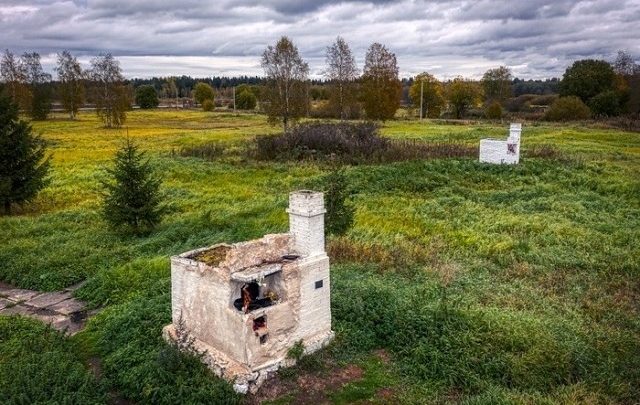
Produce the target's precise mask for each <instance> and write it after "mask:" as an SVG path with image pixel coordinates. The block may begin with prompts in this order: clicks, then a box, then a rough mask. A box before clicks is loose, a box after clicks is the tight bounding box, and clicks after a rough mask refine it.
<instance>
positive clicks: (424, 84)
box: [409, 72, 445, 118]
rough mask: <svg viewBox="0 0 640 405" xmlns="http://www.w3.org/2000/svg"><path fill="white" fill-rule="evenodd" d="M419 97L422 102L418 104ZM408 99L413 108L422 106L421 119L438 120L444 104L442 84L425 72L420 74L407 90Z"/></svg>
mask: <svg viewBox="0 0 640 405" xmlns="http://www.w3.org/2000/svg"><path fill="white" fill-rule="evenodd" d="M421 96H422V102H420V97H421ZM409 97H411V101H412V102H413V106H414V107H415V108H420V107H421V106H422V117H429V118H438V117H439V116H440V112H441V111H442V108H443V107H444V104H445V100H444V89H443V87H442V83H440V82H439V81H438V79H436V78H435V77H434V76H433V75H431V74H429V73H426V72H423V73H420V74H419V75H417V76H416V77H415V79H413V84H412V85H411V87H410V88H409Z"/></svg>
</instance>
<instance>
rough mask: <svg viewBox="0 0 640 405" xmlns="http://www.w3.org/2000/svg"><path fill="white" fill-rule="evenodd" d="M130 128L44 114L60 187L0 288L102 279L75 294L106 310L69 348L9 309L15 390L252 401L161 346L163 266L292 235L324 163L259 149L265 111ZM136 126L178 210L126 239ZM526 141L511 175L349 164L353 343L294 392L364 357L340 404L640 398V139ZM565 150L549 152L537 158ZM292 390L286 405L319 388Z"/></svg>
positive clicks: (335, 389)
mask: <svg viewBox="0 0 640 405" xmlns="http://www.w3.org/2000/svg"><path fill="white" fill-rule="evenodd" d="M127 126H128V129H121V130H105V129H102V128H101V127H100V124H99V123H98V121H97V120H96V119H95V118H94V117H93V116H92V115H81V116H80V119H79V120H78V121H74V122H72V121H66V120H51V121H47V122H38V123H34V127H35V128H36V129H37V130H38V131H40V132H42V134H43V136H44V138H45V139H47V140H48V141H49V143H50V150H51V152H52V153H53V173H52V178H51V180H52V181H51V184H50V186H49V187H48V188H47V189H46V190H45V191H44V192H42V193H41V194H40V196H39V197H38V199H37V200H36V201H35V202H34V203H33V204H30V205H28V206H25V207H24V208H23V209H22V210H18V215H16V216H13V217H10V218H7V217H2V218H0V227H1V229H2V232H0V263H1V264H0V280H1V281H4V282H7V283H12V284H15V285H17V286H20V287H24V288H33V289H42V290H56V289H59V288H62V287H65V286H68V285H72V284H74V283H77V282H79V281H81V280H84V279H88V280H89V282H88V283H87V284H86V285H85V286H84V287H83V288H82V289H81V290H79V291H78V292H77V295H78V296H79V297H80V298H82V299H84V300H87V301H89V302H90V303H91V304H92V305H94V306H96V307H98V306H100V307H104V309H103V310H102V312H101V313H100V314H99V315H97V316H96V317H95V318H92V320H91V321H90V323H89V327H88V329H87V330H86V331H84V332H82V333H80V334H79V335H76V336H75V337H73V338H71V339H65V338H62V337H60V336H59V335H58V334H57V333H56V332H53V331H51V330H49V329H47V328H45V327H44V326H42V325H40V324H38V323H37V322H35V321H31V320H25V319H19V318H0V403H3V404H5V403H9V404H11V403H32V402H37V401H43V402H46V401H47V400H48V401H50V402H55V403H83V404H84V403H92V402H94V403H104V402H105V401H108V400H113V399H128V400H132V401H135V402H142V403H168V404H173V403H242V402H243V401H253V400H255V398H249V399H243V398H240V397H238V396H236V395H235V394H233V392H232V390H231V389H230V386H229V385H228V384H226V383H224V382H222V381H220V380H218V379H216V378H215V377H212V376H211V375H210V374H209V373H208V372H207V371H206V369H205V368H204V367H203V366H201V365H200V364H199V362H198V361H197V360H196V359H193V358H189V357H185V356H182V355H179V354H178V353H176V352H175V351H174V350H173V349H172V348H171V347H168V346H166V345H165V344H164V343H163V341H162V339H161V336H160V330H161V328H162V327H163V326H164V325H165V324H167V323H169V320H170V298H169V289H170V279H169V261H168V257H169V256H170V255H172V254H176V253H180V252H183V251H186V250H189V249H193V248H196V247H200V246H205V245H210V244H214V243H217V242H222V241H229V242H235V241H241V240H246V239H251V238H255V237H259V236H261V235H263V234H265V233H273V232H283V231H286V230H287V225H288V224H287V217H286V213H285V212H284V208H285V207H286V205H287V197H288V193H289V191H291V190H293V189H296V188H301V187H309V188H320V187H322V179H323V176H324V175H325V174H326V173H327V171H328V170H329V167H328V166H327V165H324V164H318V163H313V162H268V161H260V162H258V161H255V160H252V159H251V158H248V157H247V155H246V154H245V153H243V150H244V148H246V147H247V145H248V143H249V142H250V141H251V139H252V138H253V137H254V136H255V135H258V134H267V133H274V132H277V130H278V129H277V128H276V129H274V128H272V127H269V126H268V125H267V124H266V120H265V119H264V117H262V116H258V115H239V116H234V115H231V114H221V113H203V112H176V111H154V112H142V111H136V112H132V113H130V114H129V120H128V123H127ZM127 133H128V135H129V136H130V137H131V138H132V139H133V140H134V141H136V142H137V143H138V144H139V145H140V146H141V147H142V149H145V150H147V151H148V152H149V156H150V158H151V161H152V163H153V165H154V166H155V167H156V168H157V169H158V170H159V171H160V172H161V173H162V174H163V177H164V190H165V193H166V198H167V201H168V202H169V203H170V214H169V215H168V217H167V218H166V219H165V220H164V222H163V223H162V224H161V225H160V226H159V228H158V229H157V230H156V231H155V232H154V233H152V234H151V235H149V236H146V237H134V236H123V235H119V234H116V233H114V232H113V231H111V230H109V229H108V228H107V226H106V224H105V223H104V222H103V221H102V220H101V218H100V215H99V201H100V188H99V179H100V178H101V176H103V171H104V168H105V167H106V166H107V165H109V162H110V159H111V157H112V156H113V153H114V151H115V149H116V148H117V147H118V146H119V145H120V144H121V143H122V139H123V137H124V136H126V135H127ZM382 133H383V134H384V135H386V136H389V137H392V138H397V139H417V140H423V141H430V142H447V141H456V142H461V143H465V144H475V145H477V143H478V141H479V139H480V138H483V137H486V136H494V137H506V135H507V124H506V123H505V124H503V125H499V124H468V125H456V124H452V123H439V122H431V121H429V122H425V123H419V122H415V121H393V122H389V123H387V124H385V125H384V127H383V128H382ZM210 142H219V143H220V146H222V147H221V148H218V147H216V148H215V151H214V152H212V153H211V156H209V158H207V159H201V158H198V157H185V156H183V155H184V153H181V151H183V150H185V148H187V149H188V148H191V147H197V146H199V145H202V144H205V143H210ZM522 143H523V150H524V158H523V159H522V162H521V165H519V166H517V167H497V166H487V165H482V164H479V163H478V162H476V159H474V158H455V159H454V158H447V159H431V160H422V161H405V162H396V163H390V164H384V165H357V166H348V167H347V168H346V175H347V177H348V179H349V182H350V184H351V187H352V191H353V198H352V203H353V204H355V205H356V207H357V210H356V220H355V226H354V228H353V229H352V230H351V231H349V233H348V234H347V235H346V236H344V237H340V238H333V239H330V240H329V247H330V255H331V256H332V258H333V264H332V273H331V276H332V286H331V288H332V309H333V317H334V329H335V330H336V332H337V339H336V341H335V344H333V345H332V346H331V347H330V348H328V349H327V350H325V351H323V352H322V353H320V354H318V355H314V356H311V357H310V358H307V359H305V360H304V361H303V362H302V364H301V365H300V366H298V367H296V368H295V369H294V370H287V371H285V372H283V373H282V375H281V376H280V378H281V380H282V383H283V384H286V383H287V381H296V380H295V379H296V378H297V376H299V375H301V374H305V375H314V376H317V377H319V378H325V377H326V378H327V379H330V377H331V375H332V373H336V372H337V371H336V370H341V369H343V368H344V367H346V366H355V367H358V368H359V369H360V370H362V373H361V375H359V376H358V378H355V379H353V380H352V381H347V382H345V383H344V384H342V383H341V384H336V385H334V386H329V387H327V388H326V393H325V395H326V398H324V399H326V400H329V401H333V402H335V403H350V402H357V401H370V402H372V403H468V404H495V403H574V404H578V403H622V404H631V403H636V402H637V401H638V398H640V134H637V133H629V132H622V131H617V130H603V129H597V128H590V127H586V126H582V125H580V126H577V125H576V126H570V125H564V126H552V125H537V124H531V125H527V124H525V125H524V130H523V138H522ZM549 144H550V145H553V146H554V148H555V149H554V151H553V154H549V156H547V155H546V154H544V153H532V151H533V149H534V148H539V147H540V146H541V145H549ZM209 150H213V149H209ZM187 154H189V153H187ZM551 155H552V156H551ZM532 156H538V157H532ZM380 352H382V353H384V356H383V357H384V359H385V363H384V364H383V365H380V362H379V356H378V355H376V354H375V353H380ZM89 364H93V367H89ZM292 386H293V387H294V388H292V389H291V390H290V391H289V392H288V393H287V394H284V395H282V396H281V397H280V398H275V399H274V403H281V404H282V403H290V402H296V401H300V398H301V395H302V397H303V398H304V396H303V395H304V392H301V391H303V390H302V389H301V388H300V389H296V388H295V384H293V385H292Z"/></svg>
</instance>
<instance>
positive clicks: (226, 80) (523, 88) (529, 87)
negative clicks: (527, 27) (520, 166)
mask: <svg viewBox="0 0 640 405" xmlns="http://www.w3.org/2000/svg"><path fill="white" fill-rule="evenodd" d="M170 80H173V81H174V82H175V84H176V87H177V88H178V91H179V93H180V96H181V97H189V96H190V94H191V91H192V90H193V88H194V87H195V86H196V83H207V84H208V85H210V86H211V87H213V88H214V89H218V90H219V89H225V88H229V87H237V86H240V85H241V84H248V85H250V86H260V85H263V84H264V83H265V80H266V79H265V78H264V77H260V76H237V77H236V76H233V77H227V76H212V77H191V76H184V75H183V76H174V77H152V78H149V79H140V78H134V79H130V80H128V82H129V83H130V84H131V85H132V86H133V87H134V88H136V87H139V86H142V85H151V86H153V87H154V88H155V89H156V90H157V91H158V92H162V89H163V86H166V84H167V83H168V82H169V81H170ZM413 81H414V78H413V77H411V78H403V79H402V84H403V87H404V88H407V89H408V88H409V87H411V85H412V84H413ZM310 82H311V85H312V86H325V85H329V81H327V80H324V79H313V80H311V81H310ZM559 86H560V79H559V78H556V77H554V78H551V79H544V80H540V79H538V80H533V79H520V78H517V77H516V78H514V79H513V80H512V81H511V93H512V94H513V96H514V97H517V96H520V95H523V94H538V95H544V94H557V93H558V91H559ZM405 94H407V97H408V92H406V93H405ZM314 98H322V97H314ZM407 100H408V98H407Z"/></svg>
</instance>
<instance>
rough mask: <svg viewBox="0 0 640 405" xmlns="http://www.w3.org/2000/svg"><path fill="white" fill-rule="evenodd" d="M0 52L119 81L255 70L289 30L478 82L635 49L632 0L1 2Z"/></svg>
mask: <svg viewBox="0 0 640 405" xmlns="http://www.w3.org/2000/svg"><path fill="white" fill-rule="evenodd" d="M0 35H1V36H0V47H1V48H9V49H11V50H13V51H14V52H15V53H22V52H23V51H26V50H30V51H37V52H40V54H41V55H42V56H43V62H44V63H43V64H44V65H45V68H46V69H47V70H49V71H51V68H52V66H53V64H54V63H55V53H56V52H59V51H61V50H64V49H69V50H70V51H72V53H74V54H76V55H78V56H79V57H80V60H81V61H82V62H83V63H87V64H88V61H89V60H90V58H91V56H92V55H95V54H97V53H99V52H111V53H113V54H114V55H115V56H116V57H117V58H118V59H119V60H120V62H121V66H122V68H123V71H124V73H125V75H126V76H127V77H150V76H167V75H181V74H187V75H192V76H199V77H201V76H215V75H227V76H232V75H241V74H247V75H261V74H262V69H261V68H260V55H261V54H262V52H263V51H264V48H265V47H266V46H267V45H268V44H272V43H275V41H277V39H278V38H279V37H280V36H282V35H287V36H289V37H290V38H291V39H292V40H293V41H294V43H295V44H296V45H297V46H298V48H299V50H300V52H301V54H302V56H303V57H304V58H305V60H307V61H308V62H309V65H310V68H311V73H312V76H314V77H319V76H321V74H322V71H323V69H324V53H325V49H326V47H327V45H329V44H330V43H331V42H332V41H333V40H334V39H335V37H336V36H337V35H341V36H343V37H344V38H345V39H346V40H347V42H348V43H349V44H350V45H351V47H352V50H353V52H354V54H355V56H356V60H357V62H358V63H359V65H360V66H362V62H363V60H364V54H365V52H366V49H367V47H368V46H369V45H370V44H371V43H372V42H374V41H377V42H381V43H383V44H385V45H386V46H387V47H388V48H389V49H390V50H391V51H393V52H395V53H396V55H397V57H398V64H399V67H400V73H401V76H409V75H414V74H416V73H419V72H421V71H428V72H430V73H433V74H435V75H436V76H437V77H439V78H441V79H445V78H450V77H453V76H456V75H464V76H470V77H479V76H481V75H482V73H483V72H484V71H485V70H487V69H488V68H491V67H496V66H499V65H507V66H509V67H510V68H511V69H512V70H513V72H514V74H515V75H516V76H519V77H525V78H546V77H553V76H561V75H562V72H564V70H565V68H566V67H567V66H568V65H569V64H570V63H571V62H572V61H574V60H576V59H582V58H603V59H607V60H612V59H613V58H614V57H615V53H616V51H617V50H618V49H625V50H627V51H629V52H630V53H631V54H632V55H634V56H635V57H636V58H638V57H639V56H640V40H639V38H640V0H591V1H569V0H510V1H507V0H504V1H500V0H477V1H446V0H432V1H421V0H406V1H387V0H372V1H365V0H363V1H335V0H298V1H288V0H208V1H197V0H180V1H172V0H0Z"/></svg>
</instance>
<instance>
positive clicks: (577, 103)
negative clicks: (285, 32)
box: [545, 96, 591, 121]
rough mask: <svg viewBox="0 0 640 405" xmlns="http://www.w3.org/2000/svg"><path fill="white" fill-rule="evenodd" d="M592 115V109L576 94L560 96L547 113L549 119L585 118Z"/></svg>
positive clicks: (568, 119)
mask: <svg viewBox="0 0 640 405" xmlns="http://www.w3.org/2000/svg"><path fill="white" fill-rule="evenodd" d="M590 117H591V110H590V109H589V107H587V105H586V104H585V103H583V102H582V100H580V98H578V97H576V96H567V97H560V98H559V99H557V100H556V101H555V102H554V103H553V104H552V105H551V107H550V108H549V110H548V111H547V113H546V114H545V119H546V120H548V121H572V120H584V119H588V118H590Z"/></svg>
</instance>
